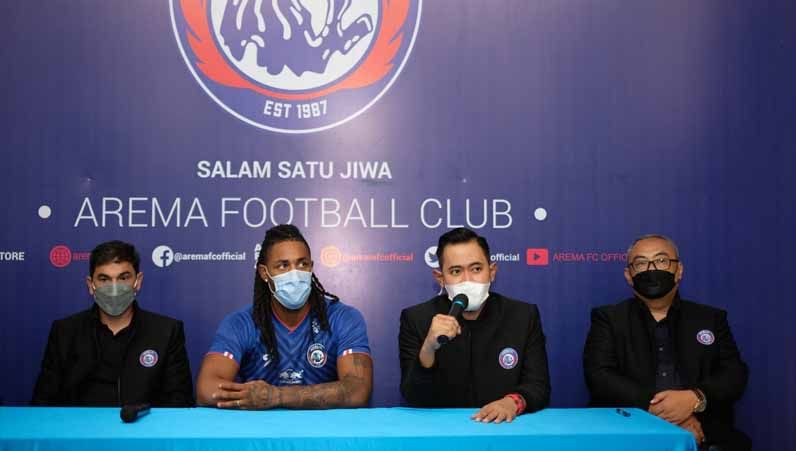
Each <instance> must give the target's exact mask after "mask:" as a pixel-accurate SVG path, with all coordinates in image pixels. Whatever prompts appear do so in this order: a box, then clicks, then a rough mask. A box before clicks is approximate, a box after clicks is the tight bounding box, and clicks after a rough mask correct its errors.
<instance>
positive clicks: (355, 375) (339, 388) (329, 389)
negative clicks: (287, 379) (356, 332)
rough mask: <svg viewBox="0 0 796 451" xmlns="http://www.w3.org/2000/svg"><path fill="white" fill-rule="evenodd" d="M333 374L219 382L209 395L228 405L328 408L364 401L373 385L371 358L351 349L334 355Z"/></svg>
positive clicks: (220, 405)
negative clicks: (294, 382)
mask: <svg viewBox="0 0 796 451" xmlns="http://www.w3.org/2000/svg"><path fill="white" fill-rule="evenodd" d="M337 377H338V380H337V381H335V382H327V383H324V384H315V385H302V386H287V387H276V386H273V385H270V384H268V383H267V382H265V381H251V382H247V383H245V384H236V383H233V382H221V383H219V384H218V389H217V390H216V391H215V392H214V393H213V394H212V395H211V396H212V399H213V400H215V401H217V403H216V406H217V407H221V408H228V409H256V410H259V409H271V408H275V407H285V408H288V409H332V408H338V407H364V406H366V405H367V403H368V400H369V399H370V393H371V390H372V389H373V362H372V361H371V359H370V356H369V355H367V354H360V353H355V354H348V355H344V356H342V357H340V358H338V359H337ZM197 385H198V384H197Z"/></svg>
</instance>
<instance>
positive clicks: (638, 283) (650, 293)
mask: <svg viewBox="0 0 796 451" xmlns="http://www.w3.org/2000/svg"><path fill="white" fill-rule="evenodd" d="M675 285H676V283H675V281H674V274H672V273H670V272H669V271H663V270H660V269H653V270H652V271H644V272H640V273H638V274H636V275H635V276H633V289H635V290H636V291H637V292H638V294H640V295H642V296H644V297H645V298H647V299H659V298H662V297H664V296H666V295H667V294H668V293H669V292H670V291H672V288H674V286H675Z"/></svg>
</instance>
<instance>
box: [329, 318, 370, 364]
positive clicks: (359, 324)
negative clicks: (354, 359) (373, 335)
mask: <svg viewBox="0 0 796 451" xmlns="http://www.w3.org/2000/svg"><path fill="white" fill-rule="evenodd" d="M331 326H332V333H333V334H334V336H336V337H337V339H338V346H337V357H338V358H339V357H342V356H344V355H347V354H353V353H355V352H357V353H364V354H370V345H368V329H367V326H365V318H364V317H363V316H362V314H361V313H359V310H357V309H355V308H354V307H351V306H344V308H343V309H341V311H340V315H339V317H338V318H336V321H334V322H332V324H331Z"/></svg>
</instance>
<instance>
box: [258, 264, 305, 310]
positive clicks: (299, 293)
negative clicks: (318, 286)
mask: <svg viewBox="0 0 796 451" xmlns="http://www.w3.org/2000/svg"><path fill="white" fill-rule="evenodd" d="M266 274H268V271H267V270H266ZM268 277H271V275H270V274H268ZM271 280H273V281H274V289H273V290H271V285H270V284H269V285H268V289H269V290H271V293H273V295H274V296H275V297H276V300H277V301H279V303H280V304H282V306H284V307H285V308H286V309H288V310H298V309H300V308H301V307H304V304H306V303H307V299H308V298H309V297H310V291H311V290H312V273H311V272H309V271H299V270H298V269H294V270H293V271H288V272H286V273H284V274H280V275H278V276H274V277H271Z"/></svg>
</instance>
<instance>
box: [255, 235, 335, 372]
mask: <svg viewBox="0 0 796 451" xmlns="http://www.w3.org/2000/svg"><path fill="white" fill-rule="evenodd" d="M283 241H298V242H301V243H304V245H305V246H307V250H309V248H310V245H309V244H308V243H307V240H305V239H304V236H302V235H301V232H300V231H299V229H298V228H297V227H296V226H294V225H292V224H282V225H278V226H275V227H272V228H270V229H268V231H266V232H265V238H263V242H262V244H261V246H260V255H258V256H257V264H258V265H265V264H266V261H267V260H268V251H270V250H271V248H272V247H273V246H274V245H275V244H277V243H281V242H283ZM326 298H329V299H330V300H331V302H337V301H339V300H340V298H338V297H337V296H335V295H333V294H331V293H329V292H327V291H326V289H325V288H323V285H321V282H320V281H319V280H318V278H317V277H316V276H315V273H313V274H312V290H311V291H310V295H309V299H307V302H309V304H310V315H311V316H312V317H313V318H316V319H317V320H318V323H319V326H320V328H321V330H329V318H328V317H327V315H326ZM272 301H276V299H273V294H272V293H271V290H270V289H269V288H268V284H267V283H266V282H265V281H264V280H263V279H262V278H261V277H260V274H259V273H258V271H257V269H255V270H254V300H253V304H254V308H253V309H252V319H254V324H255V325H256V326H257V329H259V331H260V340H261V341H262V342H263V344H264V345H265V348H266V350H267V352H268V353H269V354H270V355H271V359H272V360H273V362H274V363H276V364H278V363H279V348H278V347H277V344H276V334H275V333H274V323H273V315H274V313H273V309H272V307H271V302H272ZM277 302H278V301H277Z"/></svg>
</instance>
